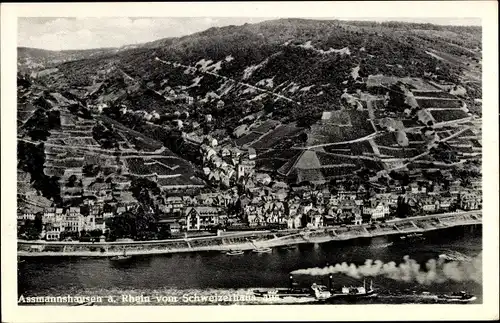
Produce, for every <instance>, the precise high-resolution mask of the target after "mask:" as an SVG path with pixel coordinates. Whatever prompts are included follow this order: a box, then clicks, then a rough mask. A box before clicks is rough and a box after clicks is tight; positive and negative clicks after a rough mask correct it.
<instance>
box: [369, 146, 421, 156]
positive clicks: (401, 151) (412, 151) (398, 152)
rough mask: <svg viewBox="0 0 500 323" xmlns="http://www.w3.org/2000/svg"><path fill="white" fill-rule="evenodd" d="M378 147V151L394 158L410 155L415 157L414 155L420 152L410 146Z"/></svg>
mask: <svg viewBox="0 0 500 323" xmlns="http://www.w3.org/2000/svg"><path fill="white" fill-rule="evenodd" d="M378 149H379V151H380V154H382V155H386V156H391V157H395V158H412V157H415V156H417V155H419V154H421V151H420V150H418V149H412V148H405V149H402V148H401V149H387V148H383V147H379V148H378Z"/></svg>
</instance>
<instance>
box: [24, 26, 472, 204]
mask: <svg viewBox="0 0 500 323" xmlns="http://www.w3.org/2000/svg"><path fill="white" fill-rule="evenodd" d="M480 36H481V29H480V28H476V27H449V26H433V25H426V24H404V23H384V24H379V23H371V22H351V21H349V22H348V21H326V20H304V19H282V20H275V21H266V22H262V23H259V24H253V25H250V24H245V25H243V26H227V27H223V28H210V29H208V30H206V31H203V32H200V33H197V34H193V35H189V36H185V37H180V38H169V39H161V40H158V41H155V42H150V43H147V44H143V45H139V46H135V45H134V46H133V47H123V48H121V49H118V50H113V51H107V50H104V51H101V52H99V50H96V51H89V52H86V53H85V55H87V56H85V57H84V59H78V60H74V61H65V62H63V63H61V64H57V65H54V66H53V67H52V68H50V69H45V70H43V69H42V70H41V71H40V72H39V73H38V74H37V75H35V76H36V78H34V79H24V78H19V79H18V82H19V84H22V85H23V86H21V89H22V88H25V91H26V93H27V94H26V93H25V94H23V96H22V97H23V98H30V99H21V100H20V101H19V104H20V106H21V107H22V109H21V108H20V114H19V119H20V121H18V123H19V128H20V130H21V131H20V134H21V135H22V136H23V138H24V139H26V138H28V137H29V138H30V139H29V140H30V141H35V143H36V144H39V143H40V142H45V144H47V142H48V143H49V144H52V145H56V146H54V147H58V149H59V148H61V147H59V146H69V145H70V144H69V143H72V146H76V147H78V146H84V145H87V146H89V147H91V148H88V149H91V150H93V152H92V153H93V154H96V152H101V150H103V151H104V152H106V153H108V155H109V156H108V157H109V158H108V159H109V160H108V161H107V162H106V164H107V165H108V166H109V167H108V170H107V171H108V172H109V173H108V175H109V174H111V173H113V172H115V173H117V172H118V169H120V172H123V170H125V174H127V173H126V171H127V170H128V171H130V172H131V173H130V174H127V176H129V175H130V176H132V177H134V176H154V175H155V173H154V170H159V171H160V172H162V176H164V179H162V181H158V183H163V182H165V181H167V179H168V180H170V181H173V180H171V179H170V178H176V180H175V185H181V184H182V185H193V186H197V185H201V184H200V183H199V180H198V179H197V178H196V176H195V174H198V173H197V172H196V170H195V169H194V168H193V167H192V165H191V164H190V163H189V162H187V161H185V160H184V159H181V158H179V157H175V158H173V157H172V156H175V154H177V155H180V156H182V158H185V159H187V160H189V161H190V162H193V163H197V164H198V166H202V161H201V159H202V157H201V154H200V146H201V145H202V143H206V142H207V140H208V142H212V140H213V139H214V138H215V139H216V140H217V141H218V142H219V146H223V145H227V146H228V147H233V148H234V147H239V148H240V149H247V148H249V147H251V148H254V149H256V150H257V151H258V156H259V157H258V158H257V160H256V163H257V168H258V169H260V170H263V171H268V172H274V173H275V174H281V175H282V176H295V177H296V178H298V179H297V181H311V182H314V180H313V179H314V178H316V179H317V178H321V180H326V179H330V178H340V177H342V178H344V177H349V176H353V174H354V172H357V173H359V176H363V177H367V176H372V177H373V176H374V174H375V173H377V172H381V171H385V172H386V173H389V172H391V171H393V170H399V169H401V168H405V167H408V168H410V167H411V165H415V164H416V163H420V166H419V167H424V166H422V165H429V167H431V166H432V167H434V168H435V167H436V165H440V166H442V165H445V167H448V166H449V165H454V164H457V163H464V162H467V161H469V160H473V161H474V160H475V161H476V162H477V160H478V158H480V153H479V148H480V144H477V145H475V146H474V145H473V144H472V143H470V142H468V141H467V140H469V139H464V140H466V141H467V143H466V145H467V147H465V144H458V143H457V144H455V145H450V146H449V147H448V146H446V147H448V148H446V149H448V150H449V151H450V153H449V154H445V155H443V154H440V153H439V152H438V151H437V150H435V149H434V148H435V146H437V145H438V144H437V142H438V141H440V140H441V141H443V142H444V141H448V140H451V139H453V138H454V137H455V136H459V135H460V134H461V132H459V131H456V130H457V129H459V130H460V131H463V130H466V129H474V130H475V129H476V123H477V122H478V121H477V120H476V118H477V116H480V115H481V100H480V99H481V77H480V76H481V43H480V39H481V37H480ZM35 54H36V55H38V56H40V57H43V58H44V59H48V60H53V59H61V60H64V59H62V58H60V57H61V56H60V55H62V54H61V53H55V54H54V56H51V55H52V53H46V52H42V53H38V54H37V53H36V51H35V52H34V53H33V54H31V56H30V57H34V56H36V55H35ZM80 54H81V53H79V54H78V55H80ZM44 55H45V56H44ZM75 55H76V54H75ZM63 57H66V58H67V57H68V56H63ZM72 57H73V58H75V57H77V56H72ZM26 82H28V83H30V82H32V84H31V83H30V84H28V85H26V84H25V83H26ZM58 107H63V109H56V108H58ZM59 110H60V111H59ZM57 111H59V112H57ZM58 113H59V114H58ZM70 115H71V116H70ZM58 116H59V118H63V119H64V121H61V122H62V123H61V127H63V128H64V129H67V130H68V131H69V132H68V133H66V134H64V131H61V130H59V129H58V128H57V127H59V124H58V122H56V121H57V119H58ZM74 116H76V119H75V117H74ZM84 119H85V120H84ZM61 120H62V119H61ZM89 130H90V132H89ZM82 131H83V132H85V133H82ZM54 134H55V136H54ZM60 136H61V137H65V138H62V139H61V138H60ZM89 137H90V138H89ZM477 137H478V134H477V132H475V133H474V134H473V135H471V136H470V138H472V139H473V140H477ZM71 138H73V139H71ZM75 138H76V139H75ZM472 139H471V140H472ZM60 140H62V141H63V142H62V143H60ZM478 145H479V146H478ZM164 146H166V147H167V148H168V149H166V148H165V147H164ZM441 146H442V145H441ZM92 147H93V148H92ZM443 147H444V146H443ZM478 147H479V148H478ZM32 148H33V147H32ZM441 148H442V147H441ZM37 149H38V150H43V147H38V148H37ZM88 149H87V150H88ZM432 149H434V150H432ZM443 149H444V148H443ZM45 150H46V151H47V149H45ZM63 150H64V148H63ZM170 150H172V151H173V152H171V151H170ZM304 150H314V151H316V152H315V153H314V154H310V153H306V154H304V153H303V151H304ZM448 150H447V151H448ZM460 150H462V151H460ZM23 151H24V150H23ZM118 151H119V152H120V153H119V155H120V156H121V157H120V158H122V160H114V159H113V156H115V155H116V154H115V153H116V152H118ZM451 151H453V153H452V152H451ZM123 152H126V153H125V154H124V153H123ZM23 153H24V152H23ZM51 153H52V154H55V156H57V158H59V159H61V158H62V159H66V158H68V157H65V155H64V156H63V155H61V152H60V151H55V152H52V151H51V152H49V155H50V154H51ZM78 153H81V151H79V152H78ZM174 153H175V154H174ZM24 154H25V153H24ZM37 154H38V153H37ZM134 154H135V155H139V159H138V160H136V158H137V157H136V156H135V155H134ZM155 154H158V155H155ZM133 155H134V157H132V156H133ZM150 155H153V157H151V156H150ZM312 155H314V156H317V158H318V160H319V162H318V163H317V164H318V165H319V166H318V165H316V166H317V167H316V166H315V167H316V168H311V169H309V168H304V167H302V166H301V165H302V164H303V163H298V162H296V161H297V160H301V158H303V157H300V156H306V157H307V156H312ZM450 156H451V157H453V158H451V157H450ZM73 157H74V156H73ZM73 157H71V158H73ZM57 158H56V159H57ZM75 158H81V156H80V155H79V156H77V157H75ZM304 158H305V157H304ZM20 159H22V158H20ZM53 159H54V158H53ZM150 159H154V161H151V160H150ZM306 159H307V158H306ZM22 160H24V159H22ZM50 160H52V159H50V158H49V164H50V165H52V164H54V163H52V162H50ZM167 161H168V162H167ZM80 163H81V162H80ZM168 163H174V165H170V166H169V165H168ZM46 164H47V163H46ZM56 164H57V163H56ZM145 165H146V166H145ZM148 165H149V166H148ZM297 165H299V166H297ZM57 167H58V166H56V167H53V169H54V170H56V168H57ZM82 167H83V166H82ZM88 167H90V166H88ZM450 167H451V166H450ZM200 168H201V167H200ZM20 169H21V170H22V171H24V172H28V173H30V175H31V178H32V179H35V180H38V181H44V182H45V183H46V184H45V185H56V184H55V183H56V182H57V178H52V177H47V178H45V177H42V178H41V179H39V178H37V177H36V174H35V173H36V172H35V171H32V170H31V169H32V168H30V166H29V165H21V167H20ZM113 169H114V171H113ZM173 169H177V173H175V172H174V173H175V174H172V172H173ZM181 173H182V174H181ZM54 174H55V173H54ZM54 174H53V173H51V172H49V173H47V174H46V176H56V175H54ZM184 174H185V175H184ZM157 175H158V174H157ZM174 175H175V176H174ZM61 176H69V177H70V176H71V174H70V173H67V174H62V175H61ZM120 176H122V174H120ZM117 181H121V182H125V180H123V179H122V178H121V177H119V179H117ZM177 181H178V182H177ZM162 185H166V186H167V185H170V184H168V183H164V184H162ZM172 185H174V184H172ZM62 194H63V195H64V193H62ZM66 196H67V197H68V196H69V195H66Z"/></svg>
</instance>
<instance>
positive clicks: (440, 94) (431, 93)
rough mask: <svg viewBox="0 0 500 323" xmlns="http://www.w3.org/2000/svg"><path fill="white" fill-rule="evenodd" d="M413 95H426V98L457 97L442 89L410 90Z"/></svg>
mask: <svg viewBox="0 0 500 323" xmlns="http://www.w3.org/2000/svg"><path fill="white" fill-rule="evenodd" d="M412 93H413V95H414V96H416V97H426V98H443V99H457V97H456V96H454V95H453V94H450V93H448V92H442V91H416V90H415V91H412ZM417 100H418V99H417Z"/></svg>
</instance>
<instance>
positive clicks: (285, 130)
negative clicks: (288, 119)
mask: <svg viewBox="0 0 500 323" xmlns="http://www.w3.org/2000/svg"><path fill="white" fill-rule="evenodd" d="M301 131H302V128H298V127H296V126H294V125H282V126H279V127H277V128H276V129H274V130H273V131H271V132H270V133H268V134H266V135H265V136H263V137H262V138H260V139H259V140H258V141H256V142H254V143H252V144H251V145H250V146H251V147H253V148H255V149H269V148H273V147H275V146H277V145H278V144H280V143H281V142H283V141H288V140H289V139H291V138H293V137H295V136H296V135H298V134H299V133H300V132H301Z"/></svg>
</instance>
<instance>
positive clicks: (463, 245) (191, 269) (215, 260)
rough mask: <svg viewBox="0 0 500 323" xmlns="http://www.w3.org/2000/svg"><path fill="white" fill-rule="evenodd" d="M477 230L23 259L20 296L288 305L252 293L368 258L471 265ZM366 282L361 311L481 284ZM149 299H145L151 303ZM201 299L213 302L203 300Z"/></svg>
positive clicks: (340, 280) (339, 278)
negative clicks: (458, 258) (233, 250)
mask: <svg viewBox="0 0 500 323" xmlns="http://www.w3.org/2000/svg"><path fill="white" fill-rule="evenodd" d="M481 229H482V227H481V226H480V225H479V226H478V225H474V226H465V227H455V228H449V229H443V230H437V231H432V232H428V233H426V234H425V240H423V241H405V240H401V239H399V237H397V236H389V237H376V238H373V239H366V238H362V239H356V240H349V241H332V242H327V243H323V244H303V245H297V246H295V248H292V249H284V248H274V249H273V251H272V253H268V254H256V253H252V252H246V253H245V254H244V255H239V256H228V255H225V254H224V253H221V252H217V251H210V252H196V253H179V254H170V255H168V254H167V255H149V256H137V257H134V258H132V259H130V260H129V261H126V262H121V263H120V262H119V263H116V262H113V261H110V260H109V259H106V258H78V257H26V258H23V259H22V260H23V261H22V262H21V263H19V267H18V296H21V295H23V296H24V297H31V296H67V295H71V296H102V297H107V296H113V299H114V303H112V304H110V303H109V302H107V301H106V299H105V300H104V301H103V303H95V305H120V304H121V305H131V304H134V305H136V304H143V305H186V304H191V305H193V304H207V305H214V304H234V303H239V304H262V303H269V304H279V303H288V304H290V303H296V302H299V300H297V299H295V300H294V299H289V300H287V299H284V300H280V301H277V300H276V301H269V300H262V299H255V298H251V297H250V296H251V295H252V291H253V290H254V289H256V288H270V287H287V286H288V284H289V280H288V277H289V273H290V272H292V271H295V270H298V269H306V268H313V267H320V268H322V267H325V266H329V265H335V264H337V263H342V262H346V263H347V264H351V263H353V264H355V265H357V266H359V265H363V264H364V263H365V261H366V260H367V259H372V260H381V261H383V262H384V263H387V262H391V261H393V262H395V263H396V264H400V263H402V262H404V260H403V257H404V256H406V255H407V256H409V257H411V258H412V259H414V260H416V261H417V262H418V263H419V264H420V265H421V267H422V268H424V269H423V270H424V271H425V268H426V267H425V264H426V262H427V261H428V260H430V259H438V258H439V255H440V254H454V255H463V256H464V257H465V258H468V259H470V258H475V257H477V256H478V255H480V253H481V250H482V233H481ZM391 242H392V244H391ZM479 274H480V273H479ZM294 279H295V281H296V282H298V283H299V284H300V285H303V286H304V287H307V286H310V284H311V283H313V282H317V283H322V284H325V285H326V284H327V276H310V275H303V274H295V275H294ZM366 279H367V282H369V281H370V279H373V285H374V287H375V288H377V289H378V290H379V297H376V298H370V299H364V300H357V301H356V303H358V304H359V303H378V304H389V303H392V304H394V303H435V302H436V300H435V299H432V298H429V297H426V296H421V293H422V292H429V293H430V294H427V295H437V294H441V293H451V292H456V291H460V290H466V291H468V292H470V293H472V294H474V295H475V296H477V300H476V301H474V303H481V302H482V285H481V284H480V283H479V282H477V281H473V280H469V279H464V278H461V279H449V280H447V281H445V282H443V281H439V282H432V283H429V284H419V283H417V282H416V281H415V280H411V281H405V280H395V279H394V278H388V277H386V276H384V275H380V276H376V277H373V278H371V277H367V278H366ZM334 284H335V287H337V288H338V287H342V286H343V285H346V286H349V285H353V286H359V285H361V284H363V279H356V278H353V277H350V276H347V275H345V274H341V273H338V274H335V275H334ZM123 295H127V297H128V296H133V297H134V298H130V297H128V299H127V298H123ZM141 296H143V297H141ZM146 296H149V297H150V299H149V302H148V298H147V297H146ZM155 296H160V298H161V297H162V296H163V298H162V299H161V300H160V299H159V298H155ZM201 296H217V297H215V298H214V297H212V298H211V299H207V298H205V299H200V297H201ZM222 296H227V297H226V298H224V299H223V298H222ZM197 297H198V298H197ZM20 305H22V304H20ZM47 305H57V304H47ZM61 305H62V304H61Z"/></svg>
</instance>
